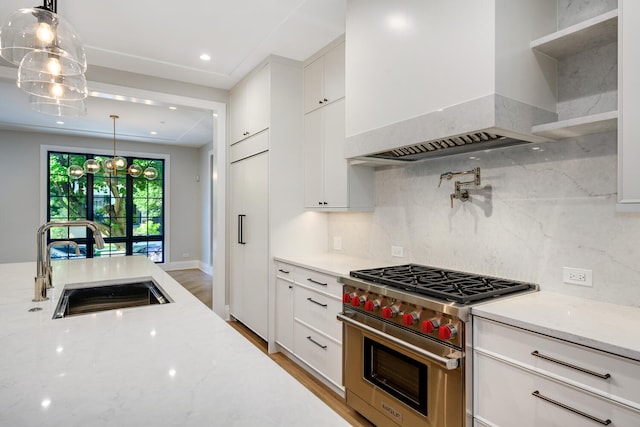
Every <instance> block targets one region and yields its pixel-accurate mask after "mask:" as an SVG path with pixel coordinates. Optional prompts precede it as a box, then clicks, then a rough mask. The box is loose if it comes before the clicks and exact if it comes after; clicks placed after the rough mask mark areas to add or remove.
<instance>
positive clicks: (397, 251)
mask: <svg viewBox="0 0 640 427" xmlns="http://www.w3.org/2000/svg"><path fill="white" fill-rule="evenodd" d="M391 256H394V257H397V258H403V257H404V248H403V247H402V246H391Z"/></svg>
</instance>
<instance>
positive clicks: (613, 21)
mask: <svg viewBox="0 0 640 427" xmlns="http://www.w3.org/2000/svg"><path fill="white" fill-rule="evenodd" d="M617 38H618V9H615V10H612V11H609V12H606V13H603V14H602V15H599V16H596V17H594V18H591V19H587V20H586V21H583V22H580V23H579V24H576V25H572V26H570V27H567V28H565V29H563V30H560V31H556V32H555V33H552V34H549V35H546V36H544V37H541V38H539V39H536V40H533V41H532V42H531V44H530V46H531V49H534V50H536V51H538V52H542V53H544V54H546V55H549V56H551V57H552V58H556V59H560V58H564V57H565V56H569V55H572V54H574V53H577V52H581V51H583V50H587V49H592V48H594V47H598V46H603V45H605V44H608V43H611V42H614V41H616V40H617Z"/></svg>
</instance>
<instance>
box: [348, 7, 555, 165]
mask: <svg viewBox="0 0 640 427" xmlns="http://www.w3.org/2000/svg"><path fill="white" fill-rule="evenodd" d="M462 3H463V5H462V6H461V5H460V4H458V2H435V1H421V0H407V1H402V2H390V1H388V0H347V14H346V26H345V27H346V41H347V43H346V56H345V101H346V102H345V107H346V108H345V135H346V141H345V157H346V158H347V159H349V160H360V161H365V162H366V163H367V164H371V165H372V166H375V165H376V164H384V163H389V162H391V163H400V164H406V163H408V162H415V161H419V160H424V159H429V158H433V157H442V156H449V155H457V154H461V153H468V152H471V151H479V150H487V149H495V148H499V147H506V146H510V145H517V144H523V143H527V142H534V143H535V142H545V141H549V139H547V138H545V137H543V136H540V135H535V134H533V133H532V128H533V126H535V125H539V124H543V123H550V122H554V121H556V120H557V113H556V109H557V103H556V101H557V99H556V82H555V75H556V71H555V70H556V67H557V63H556V61H555V60H554V59H553V58H550V57H547V56H544V55H538V54H536V52H534V51H533V50H532V49H531V47H530V43H531V40H533V39H535V38H536V37H539V36H542V35H544V34H549V33H550V32H553V31H555V30H556V27H557V20H556V13H557V2H556V0H537V1H535V2H532V1H530V0H483V1H475V0H464V1H463V2H462ZM478 22H482V23H483V28H482V31H460V28H477V24H478ZM453 23H455V25H453Z"/></svg>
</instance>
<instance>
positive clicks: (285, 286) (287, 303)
mask: <svg viewBox="0 0 640 427" xmlns="http://www.w3.org/2000/svg"><path fill="white" fill-rule="evenodd" d="M294 292H295V290H294V287H293V283H291V282H288V281H286V280H283V279H280V278H278V279H276V342H277V343H278V344H280V345H281V346H283V347H284V348H286V349H287V350H289V351H291V352H293V351H294V347H293V300H294Z"/></svg>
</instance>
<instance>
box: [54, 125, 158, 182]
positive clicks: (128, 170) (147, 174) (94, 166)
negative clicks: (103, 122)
mask: <svg viewBox="0 0 640 427" xmlns="http://www.w3.org/2000/svg"><path fill="white" fill-rule="evenodd" d="M109 117H110V118H111V119H113V157H111V158H109V159H107V160H105V161H104V162H102V164H100V163H99V162H98V161H97V160H95V159H87V161H85V162H84V164H83V165H82V166H79V165H71V166H69V168H68V169H67V175H68V176H69V177H70V178H73V179H79V178H82V177H83V176H84V175H85V174H87V173H90V174H94V173H97V172H100V171H101V170H103V171H104V172H105V173H109V174H112V175H113V176H116V175H118V174H125V175H131V176H132V177H134V178H138V177H141V176H142V177H144V178H146V179H148V180H149V181H152V180H154V179H156V178H157V177H158V171H157V170H156V168H154V167H151V166H149V167H147V168H145V169H142V167H141V166H139V165H137V164H135V163H134V164H132V165H131V166H129V167H127V159H125V158H124V157H120V156H118V155H117V154H116V119H119V118H120V116H117V115H115V114H112V115H110V116H109Z"/></svg>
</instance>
